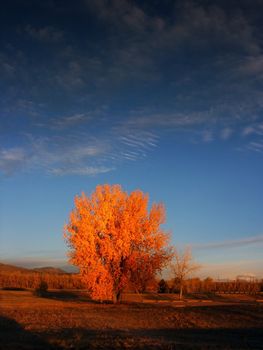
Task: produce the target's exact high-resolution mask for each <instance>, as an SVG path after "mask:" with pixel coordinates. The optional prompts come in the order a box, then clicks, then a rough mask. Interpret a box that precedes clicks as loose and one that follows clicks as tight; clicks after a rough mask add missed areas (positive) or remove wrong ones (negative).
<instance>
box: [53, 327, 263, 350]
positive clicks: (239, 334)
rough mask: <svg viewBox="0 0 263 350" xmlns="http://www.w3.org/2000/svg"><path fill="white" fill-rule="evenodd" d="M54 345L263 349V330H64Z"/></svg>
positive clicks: (55, 337) (103, 347) (89, 347)
mask: <svg viewBox="0 0 263 350" xmlns="http://www.w3.org/2000/svg"><path fill="white" fill-rule="evenodd" d="M50 341H51V342H52V343H53V344H54V343H56V344H58V345H59V346H61V344H63V346H64V347H65V348H70V349H73V348H77V349H94V350H95V349H134V350H135V349H146V350H150V349H159V350H164V349H166V350H168V349H169V350H173V349H176V350H177V349H184V350H190V349H199V350H201V349H202V350H203V349H206V350H208V349H209V350H212V349H213V350H214V349H217V350H227V349H228V350H229V349H231V350H232V349H235V350H237V349H238V350H242V349H243V350H244V349H263V344H262V329H257V328H252V329H251V328H250V329H193V328H191V329H135V330H118V329H116V330H109V329H106V330H88V329H83V328H76V329H64V330H63V331H61V332H60V333H59V334H58V333H54V334H52V335H50Z"/></svg>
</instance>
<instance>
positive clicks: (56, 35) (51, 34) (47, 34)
mask: <svg viewBox="0 0 263 350" xmlns="http://www.w3.org/2000/svg"><path fill="white" fill-rule="evenodd" d="M25 32H26V33H27V34H28V35H30V36H31V37H32V38H34V39H37V40H40V41H45V42H49V43H57V42H59V41H61V40H62V39H63V36H64V33H63V31H62V30H59V29H56V28H54V27H52V26H45V27H40V28H35V27H33V26H31V25H29V24H28V25H27V26H26V28H25Z"/></svg>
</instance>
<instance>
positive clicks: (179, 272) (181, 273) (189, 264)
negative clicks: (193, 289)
mask: <svg viewBox="0 0 263 350" xmlns="http://www.w3.org/2000/svg"><path fill="white" fill-rule="evenodd" d="M200 268H201V265H199V264H197V263H195V262H194V261H193V257H192V252H191V249H190V248H189V247H187V248H186V249H185V250H183V251H179V250H177V249H176V248H175V249H174V258H173V261H172V263H171V270H172V273H173V276H174V279H175V280H176V281H177V282H178V284H179V290H180V292H179V299H180V300H181V299H182V297H183V287H184V283H185V280H186V278H187V277H189V276H190V275H191V274H192V273H193V272H195V271H197V270H199V269H200Z"/></svg>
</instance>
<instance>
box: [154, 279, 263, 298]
mask: <svg viewBox="0 0 263 350" xmlns="http://www.w3.org/2000/svg"><path fill="white" fill-rule="evenodd" d="M180 288H181V282H180V280H179V279H176V278H175V279H173V280H169V281H165V280H164V279H161V280H160V281H159V283H158V292H159V293H180ZM183 289H184V294H191V293H218V294H220V293H222V294H224V293H238V294H256V293H259V292H262V291H263V281H250V282H248V281H242V280H234V281H224V282H223V281H214V280H213V279H212V278H210V277H208V278H206V279H204V280H201V279H199V278H190V279H187V280H185V281H184V285H183Z"/></svg>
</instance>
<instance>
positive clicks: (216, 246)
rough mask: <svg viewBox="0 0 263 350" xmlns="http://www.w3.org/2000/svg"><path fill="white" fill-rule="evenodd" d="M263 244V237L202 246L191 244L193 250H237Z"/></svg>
mask: <svg viewBox="0 0 263 350" xmlns="http://www.w3.org/2000/svg"><path fill="white" fill-rule="evenodd" d="M261 243H262V244H263V235H258V236H252V237H245V238H241V239H237V240H229V241H223V242H213V243H204V244H193V245H192V247H193V248H194V249H208V250H210V249H220V248H237V247H242V246H248V245H253V244H261Z"/></svg>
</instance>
